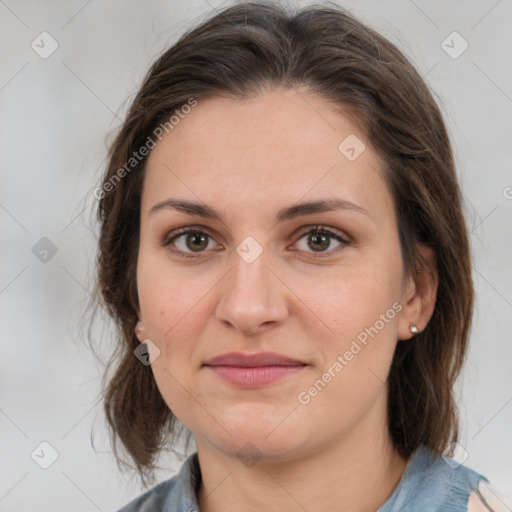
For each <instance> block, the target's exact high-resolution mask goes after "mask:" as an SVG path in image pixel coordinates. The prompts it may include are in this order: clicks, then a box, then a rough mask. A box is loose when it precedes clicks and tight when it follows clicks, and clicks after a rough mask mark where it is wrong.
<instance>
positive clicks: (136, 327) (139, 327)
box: [135, 320, 144, 334]
mask: <svg viewBox="0 0 512 512" xmlns="http://www.w3.org/2000/svg"><path fill="white" fill-rule="evenodd" d="M143 330H144V328H143V327H142V322H141V321H140V320H139V321H138V322H137V325H136V326H135V334H139V332H140V331H143Z"/></svg>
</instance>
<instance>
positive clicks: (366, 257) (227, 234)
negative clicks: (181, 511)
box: [137, 89, 437, 512]
mask: <svg viewBox="0 0 512 512" xmlns="http://www.w3.org/2000/svg"><path fill="white" fill-rule="evenodd" d="M333 107H334V106H333V105H332V104H331V103H329V102H328V101H327V100H325V99H323V98H321V97H318V96H315V95H313V94H312V93H307V92H306V91H303V92H300V93H299V91H297V90H294V89H286V90H281V89H280V90H272V91H271V92H267V93H265V94H264V95H261V96H258V97H255V98H253V99H249V100H237V99H232V98H220V97H216V98H210V99H207V100H199V102H198V105H197V106H196V107H195V108H194V109H193V110H192V112H191V113H190V114H188V115H187V116H186V117H185V119H183V120H181V121H180V123H179V124H178V125H177V126H175V128H174V129H173V130H172V131H171V132H169V133H168V134H167V135H165V136H164V138H163V139H162V140H161V141H160V142H159V143H158V144H157V146H156V147H155V148H154V149H153V150H152V152H151V154H150V156H149V160H148V165H147V174H146V177H145V181H144V187H143V193H142V202H141V228H140V235H141V238H140V247H139V254H138V264H137V286H138V293H139V301H140V311H139V319H140V321H139V325H138V327H139V330H138V338H139V339H140V341H144V340H145V339H147V338H149V339H150V340H151V341H152V343H154V345H155V346H156V347H158V349H159V350H160V354H159V356H158V357H157V358H156V359H155V360H154V362H153V363H152V370H153V373H154V377H155V380H156V382H157V385H158V388H159V390H160V392H161V394H162V396H163V398H164V400H165V401H166V403H167V404H168V406H169V407H170V409H171V410H172V411H173V413H174V414H175V415H176V416H177V417H178V418H179V420H180V421H181V422H182V423H184V424H185V425H186V426H187V427H188V428H189V429H190V430H191V431H192V432H193V434H194V438H195V441H196V446H197V451H198V455H199V462H200V466H201V473H202V483H201V486H200V489H199V493H198V498H199V505H200V509H201V511H202V512H204V511H206V512H212V511H214V512H216V511H225V510H226V508H225V504H226V503H229V504H230V507H231V508H230V510H245V511H252V510H262V509H264V510H267V511H274V510H275V511H277V510H279V511H281V510H288V511H296V510H297V511H299V510H300V511H303V510H304V509H307V510H308V511H309V512H316V511H325V510H329V509H330V510H344V511H358V512H362V511H375V510H376V508H378V507H379V506H380V505H382V504H383V503H384V502H385V501H386V499H387V498H388V497H389V496H390V494H391V493H392V491H393V489H394V488H395V487H396V485H397V483H398V481H399V479H400V477H401V476H402V474H403V471H404V468H405V466H406V463H407V460H405V459H403V458H402V457H401V456H400V455H399V454H398V453H397V452H396V451H395V450H394V448H393V446H392V444H391V441H390V438H389V433H388V429H387V423H386V404H387V388H386V378H387V375H388V372H389V367H390V364H391V360H392V355H393V351H394V349H395V346H396V343H397V342H398V343H407V340H408V339H410V338H411V337H412V334H411V333H410V330H409V325H410V323H411V322H412V323H414V324H415V325H416V326H417V327H418V329H419V330H420V331H421V330H422V329H424V328H425V326H426V324H427V323H428V321H429V319H430V317H431V315H432V312H433V308H434V303H435V293H436V289H437V281H436V279H437V278H436V277H435V274H433V275H434V278H433V279H425V278H420V277H414V276H406V275H404V274H403V270H402V260H401V253H400V245H399V239H398V230H397V224H396V217H395V212H394V207H393V201H392V198H391V195H390V193H389V190H388V189H387V187H386V185H385V183H384V181H383V179H382V176H381V174H380V168H381V165H382V162H381V161H380V160H379V158H378V157H377V154H376V152H375V151H374V150H373V149H372V148H371V145H370V142H369V141H368V140H366V138H365V135H364V133H362V132H361V130H360V129H359V128H358V127H357V126H356V125H354V124H353V123H352V122H351V121H350V120H349V119H348V118H347V117H346V116H344V115H342V114H341V113H339V112H336V111H335V110H334V108H333ZM350 134H355V135H356V136H357V137H358V138H359V139H360V140H361V141H363V142H364V144H365V146H366V149H365V150H364V151H363V152H362V154H361V155H360V156H359V157H358V158H357V159H356V160H355V161H349V160H348V159H347V158H346V157H345V156H344V155H343V154H342V153H341V152H340V151H339V150H338V145H339V144H340V142H341V141H343V140H344V139H345V138H346V137H347V136H348V135H350ZM171 197H172V198H179V199H187V200H191V201H196V202H201V203H205V204H207V205H210V206H212V207H213V208H215V209H217V210H219V211H220V212H221V214H222V215H223V220H222V221H218V220H212V219H205V218H202V217H198V216H190V215H187V214H185V213H183V212H178V211H176V210H175V209H173V208H162V209H160V210H158V211H157V212H154V213H152V214H150V213H149V210H150V208H151V207H153V206H154V205H156V204H157V203H159V202H161V201H165V200H166V199H168V198H171ZM335 197H336V198H343V199H346V200H349V201H352V202H353V203H356V204H357V205H359V206H361V207H362V208H364V209H366V210H367V212H368V215H366V214H363V213H360V212H356V211H351V210H336V211H330V212H322V213H315V214H313V215H307V216H302V217H300V218H297V219H294V220H287V221H284V222H281V223H276V220H275V214H276V212H277V210H279V209H280V208H283V207H287V206H291V205H295V204H297V203H298V202H305V201H313V200H317V199H325V198H335ZM315 225H320V226H323V227H325V228H327V229H329V230H330V231H334V232H335V233H336V234H339V235H341V236H342V237H343V238H348V240H349V242H350V243H349V244H348V245H342V244H341V243H340V242H339V241H337V240H336V238H334V237H328V238H327V244H326V245H327V247H326V248H325V249H323V250H322V249H321V248H319V247H318V246H317V245H315V242H311V241H310V242H309V243H308V236H309V235H308V234H309V233H310V231H311V229H313V228H314V227H315ZM186 226H194V227H197V228H198V229H199V227H200V228H201V229H202V231H204V232H205V233H206V234H208V235H209V236H210V237H211V238H207V239H206V240H208V242H205V245H204V247H205V248H204V249H202V252H194V250H193V249H194V247H195V245H194V243H196V244H197V243H198V242H194V241H193V240H192V241H190V238H189V242H188V244H187V243H186V242H187V236H186V235H183V236H181V237H180V238H179V239H175V240H174V246H172V245H171V246H168V247H165V246H162V241H164V240H166V239H168V238H169V236H170V234H172V232H173V231H175V230H176V229H177V228H182V227H186ZM248 236H251V237H253V238H254V239H255V240H256V241H257V242H258V244H259V245H260V246H261V248H262V250H263V252H262V253H261V255H260V256H259V257H258V258H257V259H256V260H255V261H253V262H251V263H248V262H247V261H245V260H244V259H243V258H242V257H241V256H240V255H239V254H238V253H237V252H236V249H237V247H238V246H239V245H240V244H241V243H242V241H243V240H244V239H245V238H246V237H248ZM206 243H207V245H206ZM316 243H318V242H316ZM329 244H330V245H329ZM171 248H174V250H175V251H181V254H183V253H186V254H189V255H192V256H194V257H192V258H186V257H180V256H179V255H178V254H176V253H173V252H171ZM339 248H341V250H338V249H339ZM421 253H422V255H423V257H424V259H425V262H426V264H427V265H430V266H431V270H432V271H433V272H435V271H434V266H433V254H432V253H431V252H430V251H429V250H427V249H421ZM315 255H317V256H319V257H316V258H315ZM422 275H423V276H424V275H425V274H423V273H421V274H418V276H422ZM394 303H399V304H400V305H401V311H400V312H399V313H397V314H396V315H395V316H394V318H392V319H389V320H388V322H387V323H385V326H384V328H382V329H381V330H380V331H379V332H378V334H377V335H376V336H374V337H373V338H369V341H368V343H367V345H366V346H363V345H361V344H360V345H361V346H362V347H363V348H362V350H361V351H360V352H358V353H357V355H355V356H354V357H353V359H352V360H350V361H349V362H348V364H347V365H346V366H344V368H343V370H342V371H341V372H339V373H336V376H335V377H334V378H332V379H331V381H330V382H329V383H328V384H327V385H326V386H325V387H324V388H323V389H322V390H321V392H319V393H318V394H317V395H316V396H314V397H313V398H312V399H311V401H310V402H309V403H308V404H306V405H304V404H301V403H300V402H299V401H298V399H297V397H298V394H299V393H300V392H303V391H307V390H308V389H309V388H310V387H311V386H312V384H313V383H314V382H315V381H317V380H318V379H321V378H322V375H323V374H324V373H325V372H326V371H327V369H328V368H329V367H332V365H333V363H334V362H335V361H336V360H337V356H338V355H340V354H341V355H343V354H344V353H345V351H346V350H348V349H349V348H350V346H351V343H352V341H353V340H354V339H356V337H357V335H358V334H359V333H361V332H362V331H364V329H365V328H367V327H370V326H373V325H374V324H375V323H376V321H377V320H379V318H381V317H380V315H381V314H386V312H387V311H388V310H389V309H390V308H392V305H393V304H394ZM231 351H239V352H246V353H254V352H265V351H275V352H279V353H281V354H284V355H286V356H288V357H292V358H294V359H298V360H300V361H302V362H305V363H307V365H308V366H306V367H305V368H304V369H303V370H301V371H300V372H299V373H297V374H295V375H293V376H289V377H287V378H286V379H285V380H281V381H278V382H276V383H273V384H270V385H267V386H266V387H263V388H259V389H241V388H237V387H235V386H232V385H230V384H228V383H226V382H224V381H222V380H221V379H220V378H219V377H218V376H217V375H216V374H215V373H214V372H212V371H211V370H210V369H209V368H207V367H205V366H203V364H204V363H205V362H206V361H207V360H209V359H211V358H212V357H215V356H217V355H220V354H224V353H227V352H231ZM247 443H251V444H250V445H247ZM244 446H245V450H248V446H250V447H252V452H251V454H252V456H253V459H251V460H252V462H255V463H254V464H246V463H244V462H243V461H242V460H241V459H240V458H239V457H237V452H238V451H239V450H240V449H241V448H242V447H244Z"/></svg>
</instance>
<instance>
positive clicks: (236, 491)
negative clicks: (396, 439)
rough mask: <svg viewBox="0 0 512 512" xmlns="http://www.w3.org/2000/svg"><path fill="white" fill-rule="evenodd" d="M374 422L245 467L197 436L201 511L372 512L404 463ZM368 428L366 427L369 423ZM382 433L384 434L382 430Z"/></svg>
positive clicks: (399, 475) (391, 487)
mask: <svg viewBox="0 0 512 512" xmlns="http://www.w3.org/2000/svg"><path fill="white" fill-rule="evenodd" d="M375 426H376V425H375V422H371V421H370V422H368V423H367V426H366V427H365V425H358V426H357V428H355V429H353V431H352V432H351V433H350V434H349V435H347V434H346V433H345V434H344V435H343V438H342V439H338V440H330V442H329V444H328V446H324V447H321V448H317V449H316V450H315V451H314V452H312V453H311V452H308V453H307V455H303V456H299V457H295V458H293V460H292V459H290V458H287V459H286V460H282V461H279V462H276V461H271V462H266V461H265V457H263V458H262V459H261V460H260V461H259V462H258V463H257V464H255V465H254V466H252V467H247V466H246V465H244V464H243V463H242V462H241V461H239V460H238V459H237V458H236V457H233V456H232V455H231V454H226V453H224V452H220V451H218V450H216V449H214V448H213V447H212V445H211V444H208V443H205V442H204V441H203V440H201V439H198V438H196V445H197V451H198V457H199V463H200V467H201V474H202V481H201V485H200V488H199V492H198V504H199V508H200V510H201V512H221V511H223V510H226V504H229V508H230V509H231V510H244V511H247V512H252V511H259V510H266V511H268V512H274V511H275V512H277V511H281V510H287V511H290V512H295V511H297V512H299V511H300V512H304V510H307V511H308V512H320V511H322V512H324V511H325V510H343V511H344V512H370V511H372V512H375V510H377V509H378V508H379V507H380V506H381V505H382V504H383V503H384V502H385V501H386V500H387V499H388V498H389V496H390V495H391V494H392V492H393V490H394V489H395V487H396V485H397V484H398V482H399V480H400V478H401V476H402V474H403V472H404V470H405V466H406V464H407V460H406V459H404V458H402V457H401V456H400V455H399V454H398V452H397V451H396V450H395V449H394V448H393V446H392V443H391V440H390V438H389V436H388V435H387V426H386V425H381V426H382V427H383V428H381V429H380V430H377V432H380V435H376V430H375ZM370 427H371V428H370ZM384 432H385V433H386V434H384Z"/></svg>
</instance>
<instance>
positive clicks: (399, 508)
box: [118, 448, 489, 512]
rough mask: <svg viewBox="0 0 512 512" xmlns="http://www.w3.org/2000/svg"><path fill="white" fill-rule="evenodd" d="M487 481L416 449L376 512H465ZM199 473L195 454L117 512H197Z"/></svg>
mask: <svg viewBox="0 0 512 512" xmlns="http://www.w3.org/2000/svg"><path fill="white" fill-rule="evenodd" d="M480 480H484V481H485V482H489V481H488V480H487V478H485V477H484V476H482V475H480V474H479V473H477V472H476V471H473V470H472V469H470V468H468V467H466V466H463V465H459V464H458V463H457V462H456V461H455V460H453V459H450V458H447V457H441V456H438V455H435V454H433V453H432V452H430V451H428V450H426V449H425V448H418V449H417V450H416V451H415V452H414V453H413V455H412V456H411V458H410V459H409V462H408V463H407V466H406V468H405V471H404V474H403V475H402V478H401V479H400V481H399V482H398V485H397V486H396V488H395V490H394V491H393V493H392V494H391V496H390V497H389V498H388V499H387V500H386V502H385V503H384V504H383V505H382V506H381V507H380V508H379V509H378V510H377V511H376V512H466V511H467V508H468V499H469V494H470V492H471V491H472V490H474V489H476V488H477V487H478V482H479V481H480ZM200 483H201V472H200V469H199V462H198V458H197V452H195V453H193V454H192V455H190V456H189V457H188V458H187V459H186V460H185V461H184V462H183V464H182V466H181V469H180V471H179V473H178V474H177V475H175V476H174V477H172V478H170V479H168V480H166V481H164V482H162V483H160V484H158V485H157V486H155V487H153V488H152V489H150V490H149V491H147V492H146V493H144V494H142V495H141V496H139V497H138V498H135V499H134V500H133V501H131V502H130V503H128V504H127V505H125V506H124V507H123V508H122V509H120V510H118V512H200V511H199V506H198V504H197V495H196V493H197V491H198V489H199V484H200Z"/></svg>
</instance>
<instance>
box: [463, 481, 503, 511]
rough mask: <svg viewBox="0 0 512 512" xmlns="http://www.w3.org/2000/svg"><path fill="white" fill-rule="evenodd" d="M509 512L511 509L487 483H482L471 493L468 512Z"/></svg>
mask: <svg viewBox="0 0 512 512" xmlns="http://www.w3.org/2000/svg"><path fill="white" fill-rule="evenodd" d="M489 511H492V512H507V511H510V509H509V508H508V507H507V506H506V505H505V503H503V501H502V500H501V498H499V497H498V495H497V493H496V491H494V489H493V488H492V486H490V485H489V484H488V483H487V482H484V481H481V482H480V483H479V485H478V487H477V488H476V489H473V490H472V491H471V494H470V495H469V500H468V508H467V512H489Z"/></svg>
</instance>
